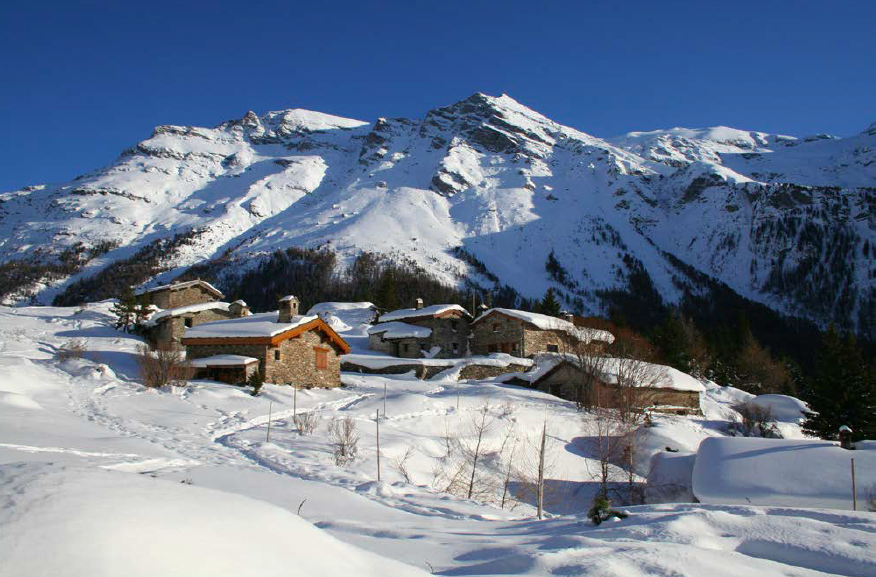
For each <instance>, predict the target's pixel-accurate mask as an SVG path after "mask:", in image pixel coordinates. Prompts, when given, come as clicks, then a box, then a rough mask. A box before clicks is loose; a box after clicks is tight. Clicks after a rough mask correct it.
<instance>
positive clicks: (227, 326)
mask: <svg viewBox="0 0 876 577" xmlns="http://www.w3.org/2000/svg"><path fill="white" fill-rule="evenodd" d="M317 318H319V317H317V316H304V315H296V316H294V317H292V318H291V320H290V322H288V323H278V322H277V313H276V312H272V313H259V314H255V315H250V316H248V317H242V318H239V319H228V320H222V321H215V322H212V323H204V324H202V325H198V326H196V327H192V328H190V329H186V334H185V336H184V338H186V339H205V338H206V339H217V338H219V339H222V338H229V339H231V338H247V337H273V336H276V335H279V334H281V333H285V332H286V331H290V330H292V329H294V328H296V327H299V326H301V325H304V324H307V323H309V322H310V321H315V320H316V319H317Z"/></svg>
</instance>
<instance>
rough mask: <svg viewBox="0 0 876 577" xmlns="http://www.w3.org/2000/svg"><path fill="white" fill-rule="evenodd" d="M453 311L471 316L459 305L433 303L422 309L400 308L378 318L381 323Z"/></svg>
mask: <svg viewBox="0 0 876 577" xmlns="http://www.w3.org/2000/svg"><path fill="white" fill-rule="evenodd" d="M451 311H459V312H461V313H462V314H464V315H466V316H471V315H470V314H469V313H468V311H467V310H465V309H464V308H462V307H461V306H459V305H432V306H428V307H423V308H421V309H398V310H396V311H392V312H388V313H384V314H382V315H380V318H378V319H377V322H379V323H386V322H390V321H399V320H402V319H413V318H417V317H434V316H438V315H443V314H445V313H448V312H451Z"/></svg>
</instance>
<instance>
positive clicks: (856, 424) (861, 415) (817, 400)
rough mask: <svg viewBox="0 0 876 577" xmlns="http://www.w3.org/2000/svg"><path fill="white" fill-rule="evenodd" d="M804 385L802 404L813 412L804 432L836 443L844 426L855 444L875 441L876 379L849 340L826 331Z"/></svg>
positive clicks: (852, 340)
mask: <svg viewBox="0 0 876 577" xmlns="http://www.w3.org/2000/svg"><path fill="white" fill-rule="evenodd" d="M807 381H808V382H807V383H806V390H805V395H804V400H806V402H807V403H809V407H810V408H811V409H812V411H813V412H812V413H809V414H808V415H807V419H806V421H805V422H804V423H803V430H804V432H806V433H808V434H810V435H817V436H819V437H821V438H823V439H835V438H836V437H837V433H838V430H839V428H840V427H841V426H843V425H847V426H849V427H851V429H852V431H853V438H854V439H856V440H857V439H873V438H876V378H874V372H873V367H871V366H868V365H867V364H866V363H865V362H864V358H863V356H862V354H861V351H860V349H858V347H857V346H856V344H855V341H854V339H853V338H852V337H851V336H847V337H846V338H842V337H840V335H839V334H837V332H836V331H835V330H834V328H833V327H830V328H829V329H828V331H827V332H826V333H825V334H824V337H823V338H822V343H821V350H820V352H819V354H818V358H817V365H816V368H815V372H814V374H813V375H812V376H811V377H810V378H809V379H807Z"/></svg>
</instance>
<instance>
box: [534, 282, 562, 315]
mask: <svg viewBox="0 0 876 577" xmlns="http://www.w3.org/2000/svg"><path fill="white" fill-rule="evenodd" d="M538 309H539V311H538V312H540V313H541V314H543V315H548V316H552V317H558V316H560V302H559V301H558V300H557V297H556V291H555V290H554V289H553V287H551V288H549V289H548V290H547V292H545V293H544V298H543V299H541V302H540V303H539V305H538Z"/></svg>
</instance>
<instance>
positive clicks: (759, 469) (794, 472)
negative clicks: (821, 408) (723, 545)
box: [693, 437, 876, 509]
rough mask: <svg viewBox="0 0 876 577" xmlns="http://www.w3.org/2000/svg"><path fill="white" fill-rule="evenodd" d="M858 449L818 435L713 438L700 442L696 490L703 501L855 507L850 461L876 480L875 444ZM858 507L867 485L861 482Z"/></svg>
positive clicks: (858, 471)
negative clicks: (853, 460) (803, 436)
mask: <svg viewBox="0 0 876 577" xmlns="http://www.w3.org/2000/svg"><path fill="white" fill-rule="evenodd" d="M856 449H857V450H855V451H848V450H846V449H842V448H840V447H839V446H838V445H837V444H836V443H833V442H830V441H822V440H819V439H806V440H790V439H763V438H757V437H755V438H752V437H748V438H745V437H710V438H707V439H704V440H703V442H702V443H700V446H699V450H698V451H697V458H696V463H695V464H694V470H693V492H694V495H696V497H697V499H699V501H700V502H702V503H730V504H739V505H775V506H783V507H793V506H800V507H826V508H831V509H851V508H852V495H851V488H852V487H851V476H850V474H849V462H850V459H851V458H853V457H854V459H855V472H856V474H857V476H858V479H876V450H874V449H876V447H873V448H868V447H867V444H863V445H862V443H857V444H856ZM857 490H858V506H859V507H861V503H862V501H863V500H864V497H865V495H866V491H867V490H868V487H867V486H866V485H864V484H863V483H859V484H858V489H857Z"/></svg>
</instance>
